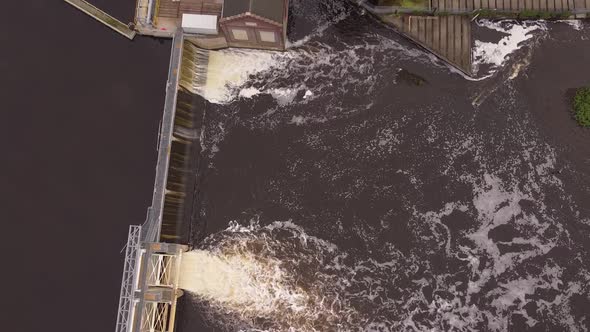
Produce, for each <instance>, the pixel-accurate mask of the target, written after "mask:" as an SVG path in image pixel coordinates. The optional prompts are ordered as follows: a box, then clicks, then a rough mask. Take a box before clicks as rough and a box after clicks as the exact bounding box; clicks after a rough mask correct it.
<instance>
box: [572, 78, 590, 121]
mask: <svg viewBox="0 0 590 332" xmlns="http://www.w3.org/2000/svg"><path fill="white" fill-rule="evenodd" d="M574 112H575V116H576V120H577V121H578V123H579V124H580V126H582V127H586V128H590V87H587V88H580V89H578V91H577V92H576V96H575V97H574Z"/></svg>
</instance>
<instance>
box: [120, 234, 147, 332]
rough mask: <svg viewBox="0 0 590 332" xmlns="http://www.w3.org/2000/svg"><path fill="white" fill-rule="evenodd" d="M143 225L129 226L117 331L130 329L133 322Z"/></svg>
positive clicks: (122, 331) (123, 331)
mask: <svg viewBox="0 0 590 332" xmlns="http://www.w3.org/2000/svg"><path fill="white" fill-rule="evenodd" d="M140 236H141V226H135V225H132V226H129V235H128V237H127V245H126V248H125V265H124V267H123V281H122V282H121V294H120V296H119V312H118V314H117V326H116V328H115V331H116V332H127V331H129V330H130V329H129V327H130V326H129V325H130V324H133V323H132V322H133V318H132V316H133V309H134V301H135V296H134V292H135V283H136V275H137V273H136V271H137V268H138V264H137V263H138V254H139V241H140Z"/></svg>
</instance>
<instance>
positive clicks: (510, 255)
mask: <svg viewBox="0 0 590 332" xmlns="http://www.w3.org/2000/svg"><path fill="white" fill-rule="evenodd" d="M292 6H294V7H295V9H294V10H293V13H294V17H293V18H292V23H291V24H292V27H291V29H292V30H291V31H292V34H291V36H292V37H291V40H299V39H301V38H303V37H304V36H306V35H309V34H312V36H311V38H310V39H309V40H308V41H307V42H305V43H303V44H302V45H301V46H295V47H293V48H291V49H290V50H289V52H288V53H289V56H288V57H287V58H281V59H279V60H277V64H276V66H275V67H273V68H271V69H270V70H267V71H263V72H261V73H258V74H256V75H255V76H254V77H251V78H250V80H249V81H248V82H247V83H246V86H244V87H240V88H245V87H248V88H256V89H258V90H260V91H263V93H261V94H258V95H256V96H254V97H253V98H237V99H235V100H234V101H233V102H231V103H229V104H226V105H216V104H209V105H208V106H207V108H206V117H205V118H206V123H205V124H204V127H203V130H204V132H205V134H204V136H203V137H204V138H205V139H204V141H203V142H202V145H203V147H204V151H203V153H202V155H201V157H202V158H203V159H205V160H207V161H208V163H209V166H208V167H207V168H206V169H203V170H201V171H202V173H203V174H202V175H201V179H202V184H201V192H202V197H201V198H200V199H201V202H200V204H201V206H202V214H201V216H200V218H198V220H197V221H196V222H195V224H196V227H195V228H196V229H200V232H199V233H197V234H196V238H195V244H196V245H197V246H199V247H201V248H206V249H210V250H212V251H214V252H216V250H217V251H218V252H222V253H227V251H228V250H229V251H231V250H236V252H242V251H244V250H250V251H251V252H254V253H256V255H258V256H259V257H261V259H279V260H281V261H282V262H283V268H284V269H285V271H290V273H291V275H293V276H294V280H295V279H296V280H297V281H293V282H294V283H296V285H298V286H299V287H302V288H303V289H306V290H308V291H309V293H313V294H322V295H325V296H326V298H328V299H329V298H332V299H335V298H338V299H339V302H338V303H339V305H340V307H339V309H338V310H339V311H338V310H337V311H336V312H337V313H338V315H336V317H337V318H334V317H332V316H330V315H328V314H326V315H320V316H317V315H316V313H315V312H314V314H313V315H310V316H305V315H303V317H307V318H308V319H307V320H306V323H305V324H304V325H298V326H305V329H307V330H312V329H316V330H318V331H336V330H368V331H427V330H428V331H430V330H434V331H451V330H452V331H584V330H586V329H589V328H590V325H589V322H590V317H589V316H588V312H589V311H588V309H587V308H589V307H590V288H589V286H588V284H589V281H590V255H589V254H590V253H589V248H590V247H589V246H590V241H589V235H590V219H589V218H590V209H589V208H588V206H589V205H590V204H589V202H590V177H589V175H590V132H589V131H588V130H584V129H581V128H579V127H577V126H576V124H575V122H574V121H573V120H572V115H571V110H570V107H569V105H570V99H569V98H571V91H572V89H575V88H577V87H580V86H583V85H587V84H589V83H590V81H589V77H590V76H589V74H590V68H589V67H588V66H587V59H588V56H590V42H589V38H590V35H589V34H588V29H587V28H586V29H584V30H575V29H573V28H572V27H571V26H569V25H566V24H564V23H555V24H553V23H550V24H542V28H540V29H538V30H537V31H536V32H535V33H533V35H534V38H531V39H529V40H527V41H526V42H525V46H524V47H522V48H521V49H520V50H518V51H516V52H514V53H513V54H511V55H510V60H508V61H507V62H506V63H504V64H503V66H501V67H499V68H497V69H496V70H497V71H496V72H495V73H494V74H493V75H492V77H490V78H488V79H485V80H481V81H470V80H466V79H465V78H463V77H461V76H459V75H458V74H453V73H451V72H450V71H449V69H448V68H447V67H445V66H444V65H442V64H440V63H436V62H433V60H432V59H431V58H430V57H429V56H427V55H425V54H423V53H421V52H419V51H416V50H415V48H414V47H413V46H412V45H410V44H408V43H407V42H405V41H404V40H402V39H401V38H399V37H398V36H397V35H396V34H395V33H393V32H392V31H391V30H390V29H388V28H387V27H384V26H382V25H381V24H380V23H378V22H376V21H375V20H373V19H372V18H370V17H367V16H366V15H362V13H360V12H358V11H357V10H355V9H353V8H351V7H349V6H348V5H346V4H345V3H341V2H338V1H335V2H330V3H322V4H318V3H316V2H311V1H294V2H293V4H292ZM297 13H309V15H308V16H305V17H303V18H302V19H301V20H300V19H299V18H298V16H297ZM334 17H340V18H342V19H341V20H337V22H334V21H335V20H334V19H333V18H334ZM330 21H332V23H331V24H328V26H327V27H326V28H325V30H323V28H322V25H323V24H325V23H326V22H330ZM311 22H314V23H313V24H312V23H311ZM310 24H311V25H310ZM314 24H315V25H314ZM484 25H485V24H484ZM505 25H507V26H509V25H510V23H506V24H505ZM299 29H301V30H302V31H304V32H303V33H299ZM477 29H478V30H479V31H476V36H477V35H479V34H481V35H482V36H483V37H482V38H483V39H489V40H494V39H495V40H499V39H500V38H501V37H502V35H501V34H498V33H497V32H496V33H495V34H492V36H490V32H489V31H487V30H486V29H487V28H484V27H481V28H477ZM317 30H323V32H321V33H315V32H316V31H317ZM488 30H489V29H488ZM240 88H238V90H239V89H240ZM273 89H274V90H273ZM276 89H283V90H285V89H290V90H289V91H296V93H295V94H294V95H291V97H292V98H291V99H289V100H288V101H287V102H285V101H284V100H280V99H275V98H273V97H272V96H271V93H270V92H271V91H276ZM264 91H268V92H269V93H264ZM306 91H310V92H311V97H306V98H304V97H305V94H306ZM236 94H237V91H236ZM195 98H196V99H199V98H200V97H198V96H195ZM232 220H235V221H237V222H238V223H239V224H241V225H255V226H254V227H253V228H252V229H253V230H252V231H251V233H249V234H252V235H251V236H252V237H248V236H246V237H243V235H240V234H239V233H236V232H235V230H228V231H223V232H221V233H218V232H220V231H222V230H224V229H225V228H227V226H228V222H229V221H232ZM276 221H289V223H293V224H295V225H297V226H298V227H300V228H297V230H296V231H293V230H292V229H291V228H289V227H286V228H285V229H284V232H286V235H285V234H284V233H282V232H280V231H279V232H277V231H273V230H274V229H277V227H278V228H281V227H280V226H277V224H276V223H275V222H276ZM257 225H259V226H257ZM268 225H272V226H270V228H269V226H268ZM280 225H282V224H280ZM207 234H215V235H213V236H212V237H211V238H210V239H209V240H207V241H206V242H205V243H201V242H200V241H201V239H202V236H203V235H207ZM304 238H305V239H308V238H313V239H316V240H317V242H314V241H316V240H313V241H311V240H310V242H313V243H315V244H309V245H308V246H304V247H300V246H298V245H297V243H299V239H304ZM293 239H295V240H293ZM293 241H295V242H293ZM322 241H327V242H328V243H330V244H331V245H335V246H336V247H337V248H338V249H337V250H336V251H333V249H330V248H332V247H330V246H327V247H326V246H323V245H318V244H317V243H324V242H322ZM220 243H221V244H220ZM224 243H229V244H228V246H229V247H231V248H233V249H231V250H230V249H228V248H229V247H224V245H225V244H224ZM236 243H238V244H236ZM235 248H238V249H235ZM261 248H262V249H261ZM306 262H307V263H306ZM308 262H316V263H313V264H312V263H309V264H308ZM310 275H311V276H310ZM184 301H185V310H184V311H183V314H182V319H181V320H180V325H181V328H180V330H181V331H190V330H193V329H195V328H196V326H200V325H201V324H202V322H194V321H193V320H201V319H202V318H203V317H201V316H200V315H198V314H197V313H198V312H202V311H204V310H206V311H207V312H208V316H206V318H205V320H207V321H208V322H207V324H208V325H209V329H211V330H228V331H233V330H238V329H239V328H245V329H251V328H254V330H256V329H268V330H277V331H279V330H286V329H287V326H290V325H289V324H291V323H296V324H303V323H301V320H299V321H298V320H297V319H300V318H301V314H300V313H296V312H292V313H291V312H289V311H280V312H277V313H276V315H270V316H260V317H257V318H256V317H254V318H253V317H250V316H248V317H246V316H244V315H243V314H240V313H239V312H231V311H230V310H224V308H223V305H221V306H220V307H218V308H217V309H215V305H214V304H215V303H214V300H213V301H197V302H196V303H191V299H190V298H185V299H184ZM212 303H213V305H212ZM211 306H213V308H214V309H212V310H211ZM314 308H316V307H314ZM191 310H192V313H191ZM216 310H217V311H216ZM222 312H223V313H222ZM332 312H334V311H332ZM339 315H340V316H339ZM228 317H229V318H228ZM236 317H237V318H236ZM291 326H292V325H291ZM201 328H202V327H201Z"/></svg>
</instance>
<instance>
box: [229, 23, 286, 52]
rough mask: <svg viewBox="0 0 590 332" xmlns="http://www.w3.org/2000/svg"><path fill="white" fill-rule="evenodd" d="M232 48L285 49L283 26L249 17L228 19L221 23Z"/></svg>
mask: <svg viewBox="0 0 590 332" xmlns="http://www.w3.org/2000/svg"><path fill="white" fill-rule="evenodd" d="M220 25H221V29H222V30H223V33H224V34H225V36H226V38H227V43H228V45H229V46H230V47H245V48H260V49H269V50H284V49H285V37H284V36H285V33H284V31H283V30H284V28H283V25H281V26H279V25H275V24H271V23H268V22H265V21H263V20H260V19H258V18H256V17H252V16H249V15H245V16H240V17H236V18H232V19H226V20H224V21H222V22H221V23H220Z"/></svg>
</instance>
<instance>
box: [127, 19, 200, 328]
mask: <svg viewBox="0 0 590 332" xmlns="http://www.w3.org/2000/svg"><path fill="white" fill-rule="evenodd" d="M183 40H184V37H183V34H182V31H181V30H180V29H179V30H178V31H177V32H176V33H175V35H174V39H173V43H172V56H171V59H170V69H169V74H168V84H167V88H166V102H165V106H164V115H163V118H162V124H161V129H160V136H159V141H158V164H157V168H156V179H155V185H154V194H153V199H152V205H151V207H150V208H148V213H147V218H146V221H145V223H144V224H143V225H141V226H140V225H133V226H130V227H129V234H128V240H127V245H126V249H125V263H124V268H123V278H122V282H121V293H120V299H119V310H118V314H117V324H116V328H115V331H116V332H172V331H174V325H175V314H176V303H177V299H178V298H179V297H180V296H182V290H180V289H179V288H178V278H179V271H180V263H181V260H182V253H183V252H185V251H187V250H188V249H189V247H188V245H186V244H183V243H180V242H181V241H180V240H179V239H178V238H176V237H174V236H171V234H165V233H166V232H168V233H171V232H170V231H166V232H163V231H162V229H163V224H164V223H163V220H164V219H165V218H164V207H165V197H166V195H167V194H170V193H171V191H170V190H168V189H167V188H166V185H167V182H168V173H169V167H170V159H171V151H172V141H173V139H174V138H173V130H174V114H175V109H176V98H177V91H178V81H179V80H178V76H179V67H180V62H181V57H182V44H183Z"/></svg>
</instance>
